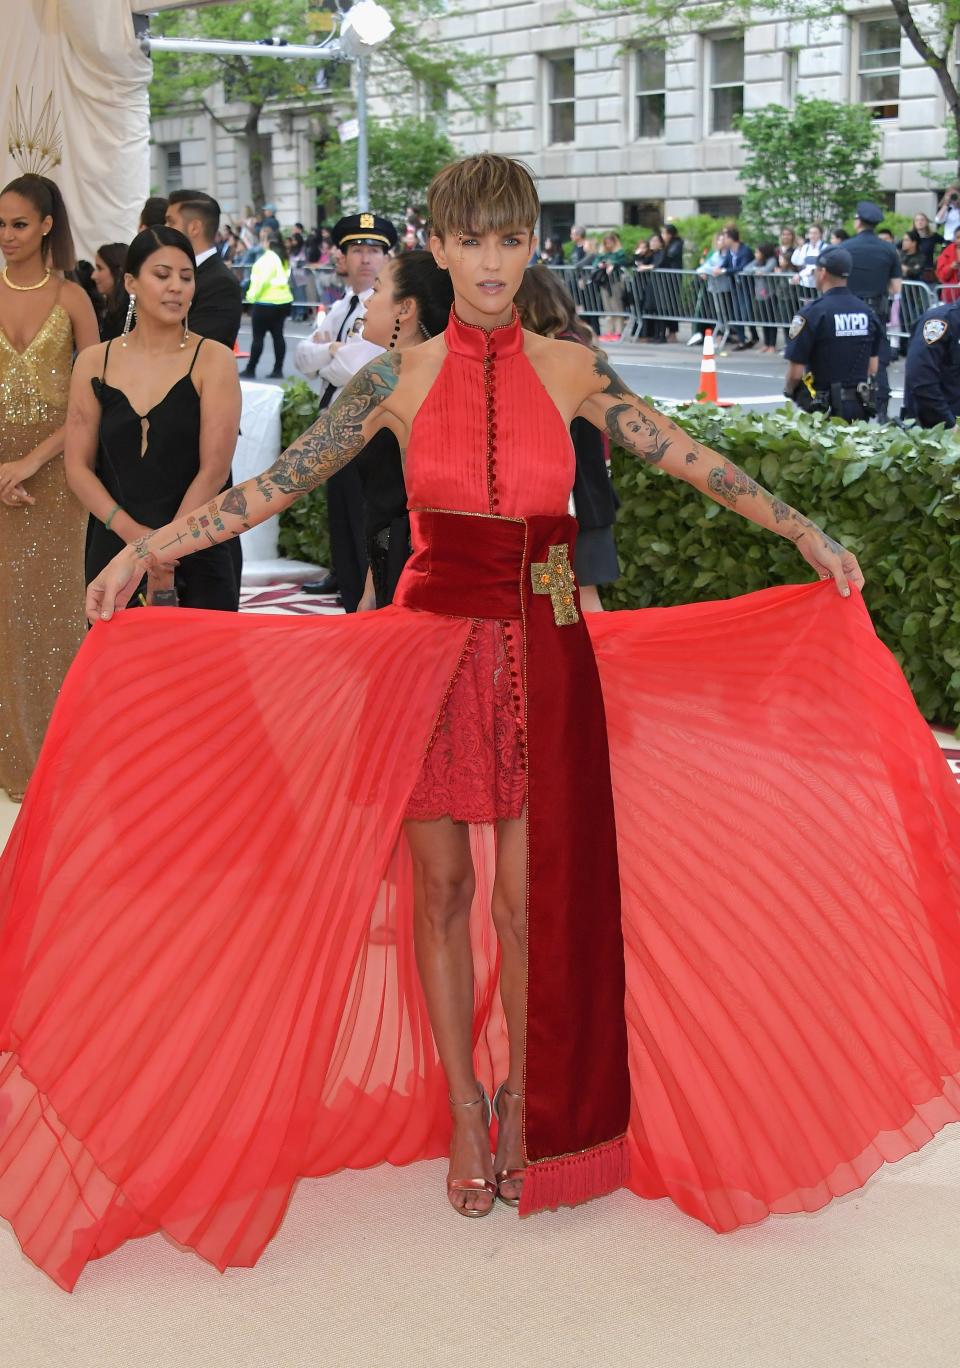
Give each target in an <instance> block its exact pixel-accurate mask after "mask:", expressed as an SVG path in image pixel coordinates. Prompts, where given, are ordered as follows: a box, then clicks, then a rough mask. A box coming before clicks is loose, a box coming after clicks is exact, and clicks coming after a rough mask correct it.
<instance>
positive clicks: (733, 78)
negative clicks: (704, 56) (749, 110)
mask: <svg viewBox="0 0 960 1368" xmlns="http://www.w3.org/2000/svg"><path fill="white" fill-rule="evenodd" d="M742 113H743V39H742V38H712V39H711V40H710V132H711V133H728V132H730V130H731V129H732V128H733V121H734V119H735V118H736V117H737V115H738V114H742Z"/></svg>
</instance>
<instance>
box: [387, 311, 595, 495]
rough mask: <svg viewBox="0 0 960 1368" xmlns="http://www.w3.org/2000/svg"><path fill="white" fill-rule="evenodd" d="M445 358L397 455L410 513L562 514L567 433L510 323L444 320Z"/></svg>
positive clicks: (570, 473) (567, 477) (569, 479)
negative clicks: (401, 457) (490, 325)
mask: <svg viewBox="0 0 960 1368" xmlns="http://www.w3.org/2000/svg"><path fill="white" fill-rule="evenodd" d="M444 340H445V342H446V344H447V356H446V358H445V360H444V362H443V365H442V367H441V369H440V374H439V375H438V376H437V379H436V380H435V382H434V384H433V387H432V388H431V390H430V393H429V394H428V395H427V397H426V399H425V400H424V403H423V407H422V408H421V409H420V411H419V413H418V414H417V416H416V419H415V420H414V423H413V430H412V432H411V434H410V442H409V445H408V447H407V456H406V481H407V500H408V505H409V507H410V508H412V509H416V508H445V509H454V510H458V511H462V512H466V513H496V514H500V515H501V516H506V517H522V516H533V515H535V514H545V513H551V514H557V513H564V512H565V511H566V509H567V504H568V500H569V497H570V490H571V488H572V486H573V477H574V458H573V447H572V445H571V442H570V434H569V432H568V430H567V427H566V424H565V423H564V421H563V418H562V416H561V415H560V413H559V411H558V409H557V407H556V405H555V404H554V402H553V400H552V399H551V398H550V395H549V394H548V393H547V391H546V389H545V388H544V386H543V383H542V381H541V380H540V378H539V376H538V375H537V373H536V371H535V370H534V368H533V366H532V365H531V364H530V362H529V361H528V359H527V357H526V355H525V354H524V349H523V342H524V337H523V330H522V328H521V327H520V321H519V318H518V316H517V314H516V312H514V316H513V320H512V322H510V323H508V324H506V325H504V326H503V327H500V328H495V329H493V330H492V331H490V332H487V331H486V330H485V329H483V328H478V327H474V326H472V325H470V324H467V323H463V322H461V320H460V319H459V318H458V317H457V316H456V314H455V313H451V315H450V322H449V324H448V326H447V329H446V332H445V333H444Z"/></svg>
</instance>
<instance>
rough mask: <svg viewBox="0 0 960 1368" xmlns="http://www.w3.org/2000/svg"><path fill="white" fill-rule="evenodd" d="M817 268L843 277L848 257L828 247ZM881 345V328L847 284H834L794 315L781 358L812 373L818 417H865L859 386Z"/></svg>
mask: <svg viewBox="0 0 960 1368" xmlns="http://www.w3.org/2000/svg"><path fill="white" fill-rule="evenodd" d="M818 265H819V266H822V267H823V268H824V269H825V270H826V271H828V272H829V274H830V275H834V276H840V277H844V276H846V275H847V273H848V271H849V269H850V257H849V254H848V253H847V252H846V251H845V250H844V249H843V248H831V249H830V250H829V251H826V252H823V253H822V254H821V256H820V260H819V262H818ZM882 340H883V326H882V324H881V322H880V320H879V318H878V317H877V315H876V314H875V313H874V311H873V310H872V309H871V308H868V306H867V305H866V304H864V302H863V300H862V299H859V298H858V297H857V296H856V295H855V294H854V293H853V291H852V290H851V289H850V288H849V287H848V286H847V285H836V286H834V287H833V289H830V290H825V291H824V293H823V294H822V295H821V296H820V297H819V299H815V300H814V301H813V302H812V303H811V304H808V305H807V306H806V307H805V308H803V309H801V310H800V312H799V313H798V314H795V315H794V318H793V321H792V322H791V324H790V337H789V341H788V342H787V347H786V350H785V351H784V356H785V357H786V359H787V360H788V361H794V362H798V363H799V364H801V365H803V366H804V367H805V368H806V369H807V371H809V372H811V373H812V375H813V381H812V383H813V388H814V389H815V391H816V395H817V400H816V403H817V407H818V408H819V409H820V410H821V411H822V412H826V413H831V414H833V415H834V416H835V417H838V418H846V419H852V418H865V417H868V416H869V415H868V413H867V411H866V409H865V407H864V402H863V396H862V392H861V391H860V390H858V386H862V385H863V384H864V383H865V382H866V380H867V379H868V377H869V374H870V359H871V357H874V356H877V355H879V352H880V347H881V344H882ZM796 395H797V391H795V392H794V398H795V402H796ZM801 397H802V395H801Z"/></svg>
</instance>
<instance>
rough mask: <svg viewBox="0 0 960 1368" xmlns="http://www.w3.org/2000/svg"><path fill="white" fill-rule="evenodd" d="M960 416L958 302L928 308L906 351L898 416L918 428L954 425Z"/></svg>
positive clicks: (959, 318)
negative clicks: (904, 375) (911, 420)
mask: <svg viewBox="0 0 960 1368" xmlns="http://www.w3.org/2000/svg"><path fill="white" fill-rule="evenodd" d="M958 414H960V303H956V304H937V305H936V306H935V307H934V308H932V309H928V310H927V312H926V313H925V314H924V315H923V317H922V318H921V319H920V322H919V323H918V324H917V326H916V328H915V329H914V333H913V336H912V337H911V339H910V346H909V347H908V349H907V372H906V378H905V382H904V387H903V407H902V409H901V416H902V417H904V418H915V419H916V420H917V422H918V423H919V424H920V426H921V427H925V428H929V427H936V426H937V424H938V423H943V425H944V427H948V428H952V427H955V426H956V421H957V415H958Z"/></svg>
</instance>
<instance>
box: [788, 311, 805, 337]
mask: <svg viewBox="0 0 960 1368" xmlns="http://www.w3.org/2000/svg"><path fill="white" fill-rule="evenodd" d="M806 326H807V320H806V319H805V318H804V316H803V314H794V315H793V318H792V319H791V320H790V340H791V342H792V341H793V339H794V338H795V337H799V336H800V334H801V333H802V332H803V330H804V328H805V327H806Z"/></svg>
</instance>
